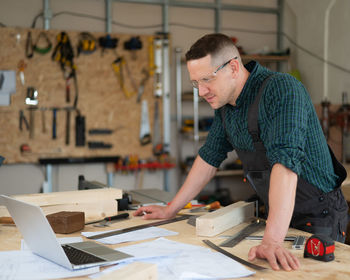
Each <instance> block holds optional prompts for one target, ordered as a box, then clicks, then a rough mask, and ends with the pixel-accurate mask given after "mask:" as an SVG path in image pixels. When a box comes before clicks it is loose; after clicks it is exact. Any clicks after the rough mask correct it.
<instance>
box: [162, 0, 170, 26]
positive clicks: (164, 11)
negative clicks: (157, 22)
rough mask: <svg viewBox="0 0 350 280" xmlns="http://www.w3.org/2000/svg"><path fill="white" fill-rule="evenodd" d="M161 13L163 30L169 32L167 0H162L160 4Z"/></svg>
mask: <svg viewBox="0 0 350 280" xmlns="http://www.w3.org/2000/svg"><path fill="white" fill-rule="evenodd" d="M162 15H163V32H164V33H169V0H164V4H163V6H162Z"/></svg>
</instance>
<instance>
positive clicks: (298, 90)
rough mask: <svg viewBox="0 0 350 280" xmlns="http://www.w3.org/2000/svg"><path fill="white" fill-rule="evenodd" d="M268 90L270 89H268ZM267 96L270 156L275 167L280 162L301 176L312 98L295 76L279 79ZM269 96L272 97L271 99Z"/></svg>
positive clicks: (267, 143) (266, 110) (266, 107)
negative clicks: (292, 78) (272, 92)
mask: <svg viewBox="0 0 350 280" xmlns="http://www.w3.org/2000/svg"><path fill="white" fill-rule="evenodd" d="M267 90H268V89H267ZM270 90H273V91H275V92H274V94H272V95H266V96H267V97H266V100H265V102H264V104H265V108H264V109H265V110H264V111H265V112H269V113H270V117H268V115H267V114H266V116H265V118H267V119H268V121H267V127H266V128H267V129H266V130H265V133H266V135H265V139H267V141H265V147H266V149H267V157H268V159H269V161H270V163H271V166H273V165H274V164H276V163H280V164H282V165H284V166H285V167H287V168H289V169H291V170H292V171H293V172H295V173H296V174H298V175H300V173H301V172H302V168H303V163H304V161H305V159H306V153H305V146H306V141H307V140H306V135H307V133H306V130H307V129H308V116H309V109H308V108H310V104H308V103H310V102H311V100H310V98H309V97H308V95H307V92H306V91H305V88H304V87H303V86H302V85H301V84H300V83H299V82H297V81H294V80H291V79H276V80H275V81H274V83H272V85H271V88H270ZM269 98H270V99H271V100H269Z"/></svg>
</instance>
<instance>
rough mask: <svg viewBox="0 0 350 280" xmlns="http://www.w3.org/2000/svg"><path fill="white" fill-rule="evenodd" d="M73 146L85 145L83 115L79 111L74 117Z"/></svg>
mask: <svg viewBox="0 0 350 280" xmlns="http://www.w3.org/2000/svg"><path fill="white" fill-rule="evenodd" d="M75 146H77V147H82V146H85V117H84V116H82V115H80V113H79V111H78V115H77V116H76V117H75Z"/></svg>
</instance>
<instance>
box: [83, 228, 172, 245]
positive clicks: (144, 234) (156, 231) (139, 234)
mask: <svg viewBox="0 0 350 280" xmlns="http://www.w3.org/2000/svg"><path fill="white" fill-rule="evenodd" d="M112 231H115V229H114V230H111V231H103V232H98V233H96V232H82V233H81V234H82V235H84V236H85V237H90V236H93V235H96V234H100V233H106V232H112ZM177 234H178V233H177V232H175V231H171V230H167V229H164V228H158V227H149V228H144V229H139V230H135V231H130V232H127V233H122V234H118V235H112V236H109V237H105V238H101V239H96V240H97V241H99V242H101V243H104V244H118V243H123V242H130V241H140V240H146V239H150V238H157V237H163V236H171V235H177Z"/></svg>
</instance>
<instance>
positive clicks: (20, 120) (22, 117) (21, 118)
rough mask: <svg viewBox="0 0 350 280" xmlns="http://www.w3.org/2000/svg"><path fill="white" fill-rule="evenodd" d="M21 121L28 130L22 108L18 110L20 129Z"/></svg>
mask: <svg viewBox="0 0 350 280" xmlns="http://www.w3.org/2000/svg"><path fill="white" fill-rule="evenodd" d="M22 123H24V124H25V126H26V128H27V130H29V123H28V121H27V119H26V117H25V116H24V113H23V110H20V111H19V129H20V130H23V126H22Z"/></svg>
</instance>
